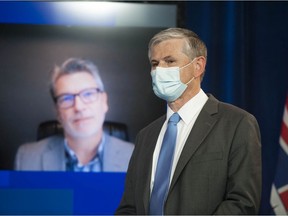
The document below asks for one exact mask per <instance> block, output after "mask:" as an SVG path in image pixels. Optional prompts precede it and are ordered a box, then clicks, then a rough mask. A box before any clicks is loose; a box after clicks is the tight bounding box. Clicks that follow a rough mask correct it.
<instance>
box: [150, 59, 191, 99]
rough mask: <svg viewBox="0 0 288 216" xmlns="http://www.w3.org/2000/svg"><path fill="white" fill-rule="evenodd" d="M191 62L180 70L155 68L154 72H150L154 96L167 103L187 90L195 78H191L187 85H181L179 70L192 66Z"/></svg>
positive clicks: (176, 68) (175, 68) (177, 68)
mask: <svg viewBox="0 0 288 216" xmlns="http://www.w3.org/2000/svg"><path fill="white" fill-rule="evenodd" d="M194 60H195V59H193V61H194ZM193 61H191V62H190V63H188V64H186V65H184V66H183V67H181V68H179V67H167V68H163V67H156V69H155V70H152V71H151V76H152V86H153V91H154V93H155V95H157V96H158V97H159V98H161V99H163V100H166V101H168V102H172V101H175V100H176V99H178V98H179V97H180V96H181V95H182V94H183V92H184V91H185V89H186V88H187V85H188V84H189V83H190V82H191V81H192V80H193V79H194V78H195V77H192V79H191V80H189V81H188V82H187V83H183V82H182V81H181V79H180V70H181V69H183V68H185V67H187V66H189V65H190V64H192V62H193Z"/></svg>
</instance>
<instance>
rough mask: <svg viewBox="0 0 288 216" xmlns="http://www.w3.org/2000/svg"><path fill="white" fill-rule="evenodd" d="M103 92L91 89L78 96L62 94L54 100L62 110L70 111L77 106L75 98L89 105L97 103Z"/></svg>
mask: <svg viewBox="0 0 288 216" xmlns="http://www.w3.org/2000/svg"><path fill="white" fill-rule="evenodd" d="M102 92H103V91H102V90H100V89H98V88H89V89H84V90H82V91H81V92H79V93H77V94H62V95H59V96H57V97H55V98H54V100H55V102H56V104H57V105H58V107H59V108H61V109H68V108H70V107H72V106H74V104H75V98H76V96H79V97H80V98H81V100H82V101H83V102H84V103H86V104H88V103H92V102H94V101H96V100H97V99H98V95H99V93H102Z"/></svg>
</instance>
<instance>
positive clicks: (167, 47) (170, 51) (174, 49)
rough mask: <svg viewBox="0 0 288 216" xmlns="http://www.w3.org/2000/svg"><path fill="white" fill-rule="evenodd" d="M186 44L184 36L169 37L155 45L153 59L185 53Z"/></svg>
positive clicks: (152, 53)
mask: <svg viewBox="0 0 288 216" xmlns="http://www.w3.org/2000/svg"><path fill="white" fill-rule="evenodd" d="M185 45H186V40H185V39H184V38H181V39H180V38H179V39H178V38H177V39H168V40H165V41H162V42H160V43H159V44H156V45H154V46H153V47H152V48H151V60H152V59H154V58H155V59H158V58H163V57H164V56H167V55H183V54H184V53H183V48H184V46H185Z"/></svg>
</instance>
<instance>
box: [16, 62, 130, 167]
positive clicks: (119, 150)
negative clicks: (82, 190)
mask: <svg viewBox="0 0 288 216" xmlns="http://www.w3.org/2000/svg"><path fill="white" fill-rule="evenodd" d="M50 92H51V94H52V97H53V100H54V102H55V107H56V110H57V116H58V120H59V122H60V123H61V124H62V126H63V129H64V136H52V137H49V138H46V139H43V140H40V141H39V142H35V143H28V144H24V145H22V146H20V148H19V149H18V151H17V155H16V161H15V169H16V170H30V171H33V170H35V171H36V170H37V171H65V170H69V171H77V172H101V171H104V172H126V171H127V167H128V163H129V160H130V156H131V154H132V151H133V148H134V145H133V144H132V143H129V142H125V141H122V140H120V139H118V138H115V137H111V136H109V135H108V134H105V133H104V131H103V123H104V120H105V115H106V112H107V111H108V103H107V94H106V92H105V91H104V85H103V83H102V80H101V78H100V75H99V72H98V70H97V68H96V66H95V65H94V64H93V63H92V62H91V61H88V60H82V59H77V58H71V59H68V60H66V61H65V62H64V63H63V64H62V65H61V66H60V67H58V66H56V67H55V68H54V69H53V71H52V76H51V84H50Z"/></svg>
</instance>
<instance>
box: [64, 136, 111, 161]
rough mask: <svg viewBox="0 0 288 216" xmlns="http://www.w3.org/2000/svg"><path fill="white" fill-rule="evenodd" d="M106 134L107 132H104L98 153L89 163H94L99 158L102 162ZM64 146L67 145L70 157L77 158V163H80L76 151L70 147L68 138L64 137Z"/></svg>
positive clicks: (66, 148)
mask: <svg viewBox="0 0 288 216" xmlns="http://www.w3.org/2000/svg"><path fill="white" fill-rule="evenodd" d="M105 136H106V135H105V133H103V136H102V139H101V142H100V144H99V147H98V150H97V153H96V155H95V156H94V157H93V158H92V160H91V161H90V162H89V163H88V164H91V163H94V162H95V161H97V160H98V159H99V160H100V161H101V162H102V161H103V151H104V143H105V139H106V138H105ZM64 146H65V150H66V152H67V153H68V155H69V157H70V158H71V159H72V158H73V159H74V160H76V161H77V164H79V161H78V158H77V156H76V154H75V152H74V151H73V150H72V149H71V148H70V147H69V145H68V143H67V140H66V139H64Z"/></svg>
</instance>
